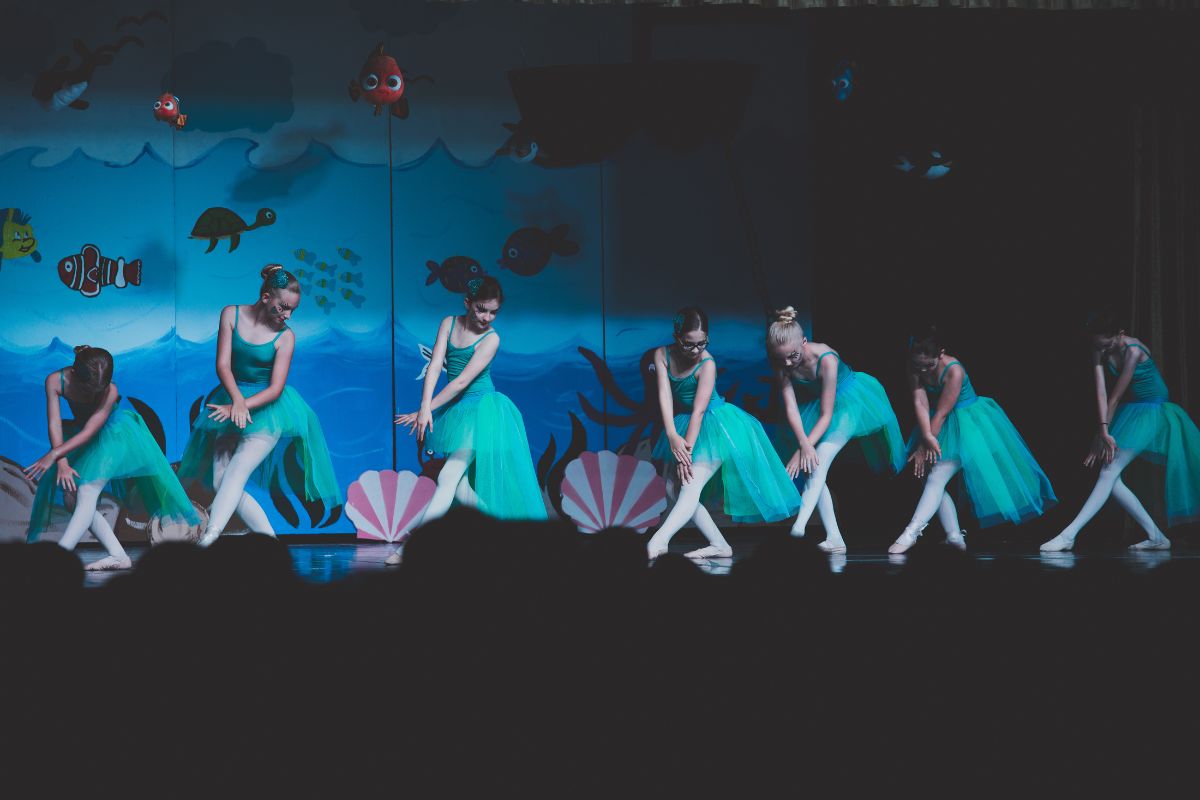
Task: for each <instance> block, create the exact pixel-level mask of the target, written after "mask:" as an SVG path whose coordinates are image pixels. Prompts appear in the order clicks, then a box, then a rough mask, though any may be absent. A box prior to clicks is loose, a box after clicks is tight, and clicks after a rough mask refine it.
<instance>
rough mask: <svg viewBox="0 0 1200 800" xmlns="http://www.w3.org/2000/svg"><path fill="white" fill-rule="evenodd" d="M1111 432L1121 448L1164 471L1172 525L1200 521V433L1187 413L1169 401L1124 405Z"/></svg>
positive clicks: (1163, 485) (1110, 427) (1114, 421)
mask: <svg viewBox="0 0 1200 800" xmlns="http://www.w3.org/2000/svg"><path fill="white" fill-rule="evenodd" d="M1108 431H1109V433H1110V434H1111V435H1112V437H1113V438H1114V439H1116V440H1117V447H1118V448H1120V449H1121V450H1132V451H1134V452H1136V453H1138V455H1139V457H1140V458H1142V459H1145V460H1146V461H1147V462H1149V463H1150V464H1154V465H1156V466H1157V467H1161V468H1162V469H1163V472H1164V473H1165V475H1164V476H1162V480H1163V483H1160V484H1159V486H1162V488H1163V490H1164V495H1165V497H1164V499H1165V501H1166V514H1167V524H1168V525H1169V526H1170V525H1179V524H1182V523H1186V522H1195V521H1197V520H1200V430H1197V428H1196V423H1194V422H1192V420H1191V418H1190V417H1189V416H1188V415H1187V412H1186V411H1184V410H1183V409H1182V408H1180V407H1179V406H1177V405H1175V404H1174V403H1168V402H1161V403H1136V402H1134V403H1124V404H1122V405H1120V406H1118V407H1117V413H1116V414H1115V415H1114V416H1113V418H1112V422H1111V423H1110V424H1109V426H1108ZM1155 479H1156V480H1155V482H1156V483H1157V482H1158V479H1159V478H1158V476H1155ZM1156 491H1157V487H1156Z"/></svg>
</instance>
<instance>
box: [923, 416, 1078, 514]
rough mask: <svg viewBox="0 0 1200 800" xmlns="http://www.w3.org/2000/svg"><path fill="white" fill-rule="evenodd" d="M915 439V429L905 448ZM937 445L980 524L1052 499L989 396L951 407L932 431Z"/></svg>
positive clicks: (1040, 508)
mask: <svg viewBox="0 0 1200 800" xmlns="http://www.w3.org/2000/svg"><path fill="white" fill-rule="evenodd" d="M921 441H922V438H921V433H920V430H917V431H914V432H913V435H912V438H911V439H909V443H908V449H909V452H912V451H913V450H914V449H916V447H917V445H919V444H920V443H921ZM938 445H939V446H940V447H941V448H942V460H943V461H948V460H951V459H957V460H958V461H959V462H960V463H961V464H962V473H961V475H962V482H961V491H962V493H963V494H965V495H966V500H967V501H968V502H969V503H970V505H971V508H972V510H973V511H974V512H975V517H976V519H978V520H979V526H980V527H981V528H986V527H988V526H990V525H996V524H998V523H1001V522H1012V523H1020V522H1024V521H1025V520H1028V519H1030V518H1032V517H1036V516H1040V515H1041V514H1042V513H1044V512H1045V511H1046V509H1048V508H1052V507H1053V506H1054V505H1055V504H1056V503H1057V502H1058V498H1056V497H1055V496H1054V489H1053V488H1051V486H1050V479H1049V478H1047V477H1046V473H1045V472H1043V471H1042V468H1041V467H1040V466H1038V463H1037V460H1036V459H1034V457H1033V453H1031V452H1030V450H1029V446H1028V445H1026V444H1025V440H1024V439H1022V438H1021V434H1019V433H1018V432H1017V429H1016V428H1015V427H1014V426H1013V424H1012V422H1011V421H1010V420H1009V419H1008V415H1007V414H1005V413H1004V410H1003V409H1002V408H1000V406H999V405H998V404H997V403H996V401H994V400H992V399H991V398H990V397H980V398H977V399H976V400H974V401H973V402H970V403H968V404H966V405H962V406H958V407H956V408H955V409H954V410H953V411H951V412H950V415H949V416H947V417H946V421H945V423H944V424H943V425H942V429H941V431H939V432H938Z"/></svg>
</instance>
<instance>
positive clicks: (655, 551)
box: [646, 546, 667, 561]
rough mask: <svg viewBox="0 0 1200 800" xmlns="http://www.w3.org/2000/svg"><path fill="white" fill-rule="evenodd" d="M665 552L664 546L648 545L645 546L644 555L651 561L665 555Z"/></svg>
mask: <svg viewBox="0 0 1200 800" xmlns="http://www.w3.org/2000/svg"><path fill="white" fill-rule="evenodd" d="M666 552H667V548H665V547H650V546H647V547H646V556H647V558H649V559H650V560H651V561H653V560H654V559H656V558H658V557H659V556H661V555H665V554H666Z"/></svg>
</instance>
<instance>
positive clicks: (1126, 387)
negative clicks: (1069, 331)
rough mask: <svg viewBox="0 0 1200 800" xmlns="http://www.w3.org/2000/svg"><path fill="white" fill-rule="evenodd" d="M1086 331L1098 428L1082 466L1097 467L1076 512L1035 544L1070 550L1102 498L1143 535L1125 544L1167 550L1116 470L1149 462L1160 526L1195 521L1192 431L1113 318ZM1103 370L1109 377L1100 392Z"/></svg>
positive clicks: (1150, 362) (1197, 493)
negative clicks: (1162, 518) (1163, 520)
mask: <svg viewBox="0 0 1200 800" xmlns="http://www.w3.org/2000/svg"><path fill="white" fill-rule="evenodd" d="M1087 330H1088V335H1089V337H1090V340H1091V346H1092V371H1093V374H1094V376H1095V383H1096V410H1097V411H1098V413H1099V430H1097V431H1096V438H1095V440H1094V442H1093V444H1092V450H1091V452H1090V453H1088V455H1087V457H1086V458H1085V459H1084V460H1083V463H1084V466H1088V467H1090V466H1093V465H1095V466H1099V467H1100V477H1099V478H1098V479H1097V480H1096V486H1095V488H1094V489H1092V493H1091V495H1089V496H1088V499H1087V500H1086V501H1085V502H1084V504H1083V508H1082V509H1080V511H1079V515H1078V516H1076V517H1075V519H1074V520H1072V521H1071V524H1070V525H1068V526H1067V527H1066V528H1064V529H1063V530H1062V532H1061V533H1059V534H1058V535H1057V536H1055V537H1054V538H1053V539H1051V540H1050V541H1048V542H1046V543H1045V544H1043V545H1042V550H1044V551H1049V552H1053V551H1058V550H1070V549H1071V548H1072V547H1074V546H1075V537H1076V536H1078V535H1079V532H1080V531H1081V530H1082V529H1083V526H1084V525H1087V523H1088V522H1089V521H1090V520H1091V519H1092V517H1094V516H1095V515H1096V512H1098V511H1099V510H1100V509H1101V507H1102V506H1103V505H1104V504H1105V502H1107V501H1108V498H1109V497H1112V498H1113V499H1115V500H1116V501H1117V502H1118V503H1119V504H1120V505H1121V507H1122V508H1124V509H1125V510H1126V511H1128V512H1129V515H1130V516H1131V517H1133V519H1134V520H1135V521H1136V522H1137V524H1138V525H1140V526H1141V527H1142V530H1144V531H1145V532H1146V537H1147V538H1146V539H1144V540H1143V541H1141V542H1138V543H1137V544H1134V545H1132V546H1131V548H1130V549H1132V550H1169V549H1170V547H1171V541H1170V540H1169V539H1168V538H1167V537H1166V536H1164V535H1163V532H1162V531H1161V530H1159V528H1158V525H1156V524H1155V522H1154V519H1153V518H1152V517H1151V516H1150V514H1149V513H1147V511H1146V508H1145V506H1143V505H1142V503H1141V501H1140V500H1138V498H1137V496H1136V495H1134V493H1133V492H1132V491H1130V489H1129V487H1128V486H1126V485H1125V482H1124V481H1123V480H1122V479H1121V474H1122V473H1123V472H1124V471H1125V468H1126V467H1128V466H1130V465H1132V464H1133V463H1134V462H1135V461H1136V460H1138V459H1141V460H1142V462H1143V463H1146V464H1153V465H1155V466H1157V467H1158V468H1159V469H1160V470H1161V472H1159V473H1158V474H1157V475H1156V476H1155V478H1156V482H1157V481H1162V482H1163V484H1162V485H1163V487H1164V490H1165V492H1164V494H1165V501H1166V512H1167V525H1168V526H1171V525H1178V524H1180V523H1184V522H1194V521H1196V520H1197V519H1200V430H1197V429H1196V423H1194V422H1192V420H1191V419H1190V418H1189V417H1188V415H1187V412H1186V411H1184V410H1183V409H1182V408H1180V407H1179V406H1177V405H1175V404H1174V403H1171V402H1168V399H1169V395H1168V393H1167V384H1166V383H1165V382H1164V381H1163V378H1162V375H1161V374H1160V373H1159V371H1158V367H1157V366H1155V364H1154V359H1153V358H1151V356H1150V350H1149V348H1147V347H1146V345H1145V344H1143V343H1142V342H1141V341H1140V340H1138V339H1135V338H1134V337H1132V336H1130V335H1128V334H1127V333H1125V329H1124V327H1123V326H1122V325H1121V324H1120V323H1119V322H1118V321H1117V318H1116V317H1115V316H1114V315H1112V314H1096V315H1093V316H1092V317H1091V319H1089V320H1088V325H1087ZM1105 372H1107V373H1108V374H1109V376H1111V377H1112V379H1113V385H1112V389H1111V390H1110V391H1108V392H1107V394H1106V392H1105V389H1106V385H1105ZM1127 394H1128V396H1126V395H1127Z"/></svg>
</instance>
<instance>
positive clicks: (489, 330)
mask: <svg viewBox="0 0 1200 800" xmlns="http://www.w3.org/2000/svg"><path fill="white" fill-rule="evenodd" d="M495 332H496V331H495V329H494V328H489V329H488V331H487V333H485V334H483V336H480V337H479V338H478V339H476V340H475V341H473V342H471V347H474V346H475V345H477V344H479V343H480V342H482V341H483V340H484V339H486V338H487V337H489V336H491V335H492V334H493V333H495Z"/></svg>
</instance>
